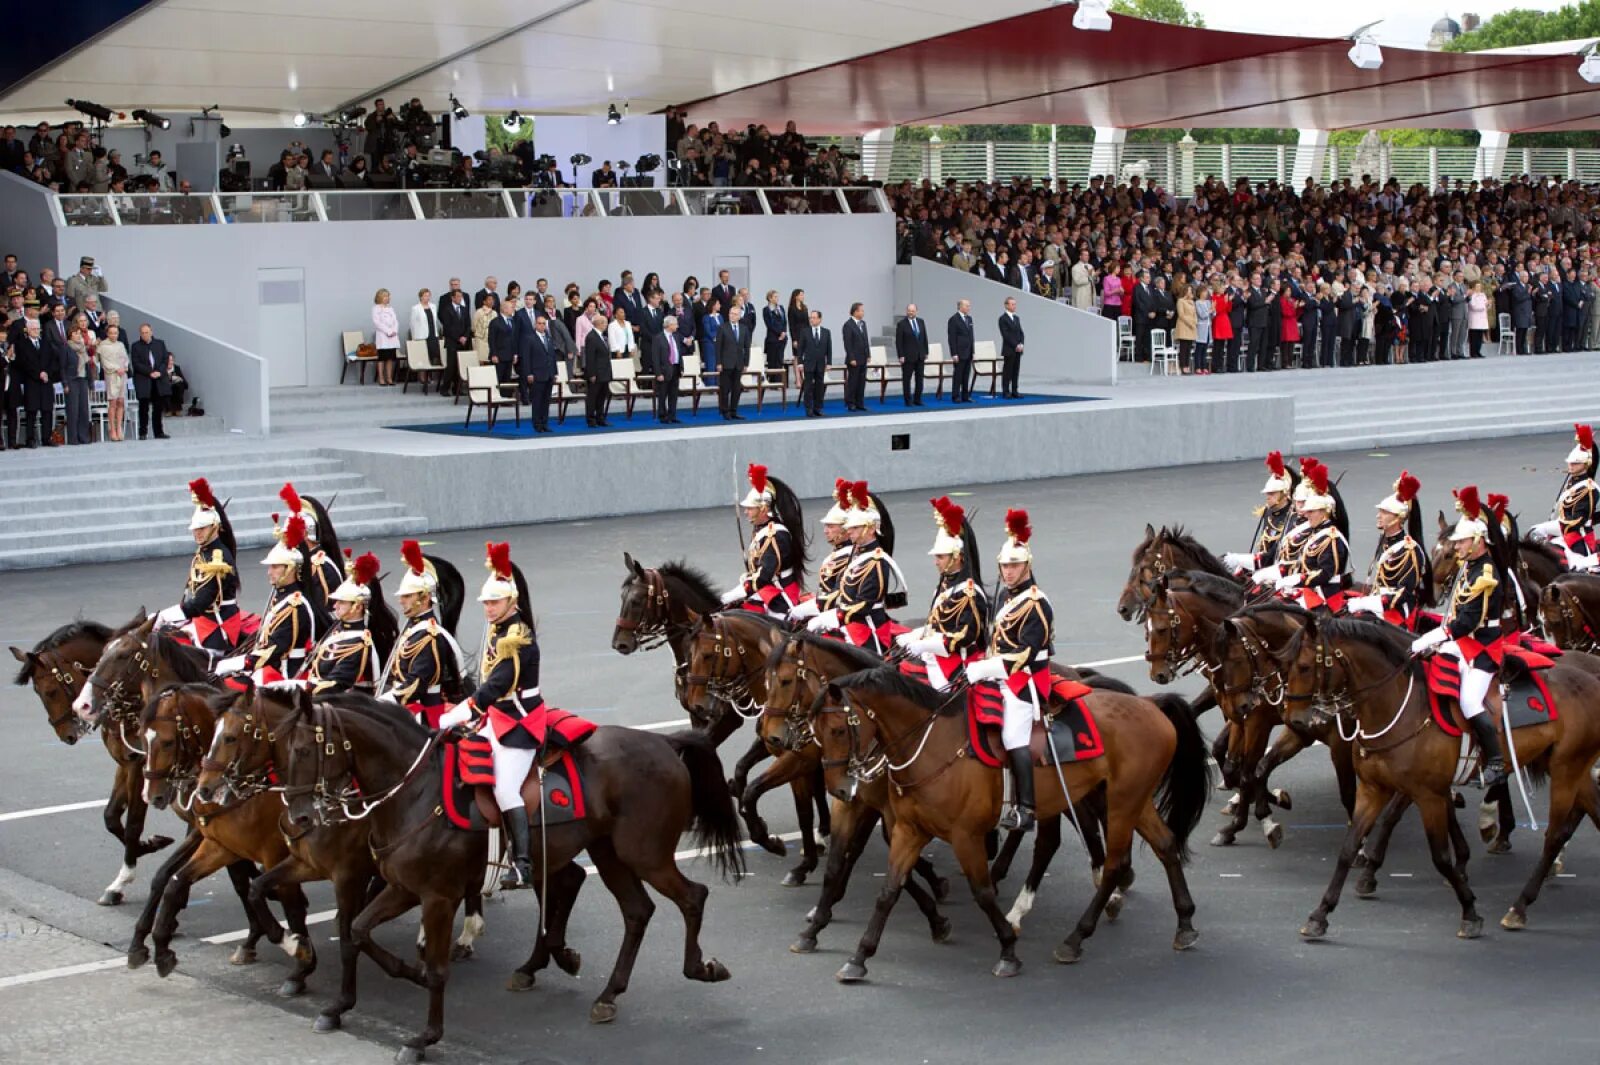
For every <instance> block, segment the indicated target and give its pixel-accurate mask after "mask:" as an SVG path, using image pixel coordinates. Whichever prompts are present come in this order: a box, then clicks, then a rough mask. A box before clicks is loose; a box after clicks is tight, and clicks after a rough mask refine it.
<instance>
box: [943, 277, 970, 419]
mask: <svg viewBox="0 0 1600 1065" xmlns="http://www.w3.org/2000/svg"><path fill="white" fill-rule="evenodd" d="M945 339H946V340H947V341H948V342H949V346H950V359H951V363H952V366H951V368H952V370H953V371H954V376H953V377H952V378H951V379H950V402H951V403H971V402H972V351H973V346H974V342H973V336H972V301H971V300H957V301H956V313H954V314H952V315H951V316H950V321H949V322H947V323H945Z"/></svg>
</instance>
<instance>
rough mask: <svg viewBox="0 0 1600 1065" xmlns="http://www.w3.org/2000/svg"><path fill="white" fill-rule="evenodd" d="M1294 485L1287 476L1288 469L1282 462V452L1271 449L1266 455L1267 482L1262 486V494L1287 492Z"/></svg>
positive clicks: (1291, 479)
mask: <svg viewBox="0 0 1600 1065" xmlns="http://www.w3.org/2000/svg"><path fill="white" fill-rule="evenodd" d="M1293 487H1294V479H1293V478H1292V477H1290V476H1289V469H1288V467H1286V466H1285V465H1284V464H1283V452H1281V451H1273V452H1271V453H1270V454H1268V455H1267V483H1266V484H1265V485H1263V486H1262V488H1261V494H1262V495H1271V494H1272V493H1273V492H1287V491H1289V490H1290V489H1291V488H1293Z"/></svg>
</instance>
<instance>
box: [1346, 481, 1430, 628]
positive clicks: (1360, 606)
mask: <svg viewBox="0 0 1600 1065" xmlns="http://www.w3.org/2000/svg"><path fill="white" fill-rule="evenodd" d="M1421 487H1422V482H1420V481H1418V480H1417V479H1416V478H1415V477H1413V476H1411V474H1410V473H1409V472H1408V471H1406V470H1401V471H1400V479H1399V480H1398V481H1396V482H1395V483H1394V491H1393V492H1392V493H1390V494H1389V495H1388V496H1387V497H1386V498H1385V499H1384V500H1383V501H1382V502H1380V503H1379V504H1378V533H1379V540H1378V549H1377V551H1376V552H1374V554H1373V556H1372V567H1371V569H1369V570H1368V571H1367V594H1366V595H1358V596H1352V597H1350V598H1349V599H1346V600H1345V606H1346V607H1347V608H1348V609H1349V610H1350V611H1351V612H1352V613H1356V612H1365V613H1368V614H1375V615H1377V616H1378V617H1381V618H1383V620H1385V621H1387V622H1389V624H1391V625H1398V626H1400V627H1401V628H1403V629H1410V630H1412V631H1413V632H1415V631H1416V628H1417V618H1418V617H1419V616H1420V615H1419V612H1420V611H1421V609H1422V608H1423V607H1424V606H1428V605H1431V603H1432V596H1433V562H1432V561H1431V560H1430V559H1429V558H1428V551H1427V548H1425V547H1424V546H1423V543H1422V508H1421V507H1420V506H1418V504H1417V490H1418V489H1419V488H1421Z"/></svg>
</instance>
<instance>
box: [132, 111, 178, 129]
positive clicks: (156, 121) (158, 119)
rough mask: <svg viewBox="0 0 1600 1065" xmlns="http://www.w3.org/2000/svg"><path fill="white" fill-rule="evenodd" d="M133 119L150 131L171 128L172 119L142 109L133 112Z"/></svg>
mask: <svg viewBox="0 0 1600 1065" xmlns="http://www.w3.org/2000/svg"><path fill="white" fill-rule="evenodd" d="M133 117H134V119H135V120H136V121H139V122H143V123H144V124H145V125H147V126H149V127H151V128H152V129H171V128H172V119H170V118H167V117H166V116H165V115H158V114H156V113H155V112H154V111H146V110H145V109H144V108H142V107H141V108H139V109H138V110H136V111H134V112H133Z"/></svg>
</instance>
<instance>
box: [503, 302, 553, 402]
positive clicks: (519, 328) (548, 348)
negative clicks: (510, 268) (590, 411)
mask: <svg viewBox="0 0 1600 1065" xmlns="http://www.w3.org/2000/svg"><path fill="white" fill-rule="evenodd" d="M535 299H537V297H536V296H535V295H534V294H533V293H532V292H530V293H528V295H527V304H526V306H524V307H523V309H522V310H520V311H518V312H517V318H516V325H515V327H514V328H515V330H516V346H517V375H518V377H519V378H520V381H521V385H522V397H523V400H524V401H525V402H526V403H527V404H528V412H529V417H531V418H532V419H533V431H534V432H536V433H548V432H550V431H551V429H550V389H551V386H552V384H553V382H554V381H555V377H556V358H557V352H556V342H555V337H553V336H551V335H550V325H549V323H550V319H548V318H545V317H542V316H540V315H536V314H534V313H533V306H534V300H535Z"/></svg>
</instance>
